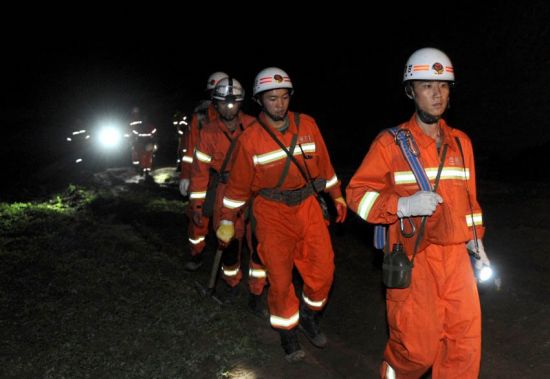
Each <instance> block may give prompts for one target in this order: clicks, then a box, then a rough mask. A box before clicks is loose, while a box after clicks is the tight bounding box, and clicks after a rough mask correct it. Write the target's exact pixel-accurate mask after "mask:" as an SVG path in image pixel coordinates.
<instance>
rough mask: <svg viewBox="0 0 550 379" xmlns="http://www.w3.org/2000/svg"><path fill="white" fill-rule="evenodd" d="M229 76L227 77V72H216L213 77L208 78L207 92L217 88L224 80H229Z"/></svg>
mask: <svg viewBox="0 0 550 379" xmlns="http://www.w3.org/2000/svg"><path fill="white" fill-rule="evenodd" d="M228 76H229V75H227V74H226V73H225V72H221V71H216V72H215V73H213V74H212V75H210V76H209V77H208V82H206V90H207V91H210V90H212V89H214V87H216V84H218V82H219V81H220V80H222V79H223V78H227V77H228Z"/></svg>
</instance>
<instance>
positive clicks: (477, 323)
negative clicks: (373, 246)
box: [346, 114, 484, 379]
mask: <svg viewBox="0 0 550 379" xmlns="http://www.w3.org/2000/svg"><path fill="white" fill-rule="evenodd" d="M439 126H440V129H441V132H442V136H443V137H442V143H443V144H447V145H448V146H449V147H448V150H447V156H446V159H445V162H444V166H443V170H442V172H441V178H440V182H439V186H438V189H437V192H438V193H439V194H440V195H441V197H442V198H443V203H442V204H439V206H438V207H437V209H436V211H435V212H434V214H433V215H432V216H430V217H428V221H427V223H426V229H425V233H424V236H423V240H424V243H423V244H422V245H421V246H422V247H421V248H420V249H419V252H418V253H417V255H416V257H415V260H414V268H413V271H412V282H411V285H410V287H409V288H406V289H387V291H386V306H387V317H388V325H389V329H390V336H389V340H388V343H387V345H386V349H385V351H384V359H385V362H387V363H388V364H389V365H390V366H391V367H392V368H393V369H394V370H395V372H396V374H397V378H419V377H420V376H422V375H423V373H425V372H426V371H427V370H428V369H429V368H430V367H432V377H433V378H434V379H438V378H446V379H447V378H477V377H478V375H479V364H480V357H481V311H480V305H479V297H478V293H477V287H476V281H475V278H474V274H473V272H472V267H471V264H470V258H469V256H468V253H467V251H466V246H465V243H466V242H467V241H469V240H471V239H473V238H474V236H473V232H472V230H471V227H472V225H474V227H475V228H476V230H477V235H478V237H479V238H482V237H483V233H484V227H483V222H482V214H481V209H480V207H479V204H478V202H477V199H476V181H475V166H474V155H473V150H472V145H471V142H470V139H469V138H468V136H467V135H466V134H465V133H463V132H461V131H459V130H457V129H453V128H451V127H449V126H447V124H446V123H445V121H444V120H440V121H439ZM401 127H402V128H406V129H409V130H410V131H411V132H412V135H413V138H414V140H415V142H416V144H417V146H418V149H419V152H420V155H419V157H418V158H419V161H420V163H421V164H422V166H423V167H424V169H425V171H426V174H427V176H428V178H429V179H430V181H431V183H432V186H433V182H434V179H435V177H436V174H437V170H438V166H439V153H438V149H437V147H436V143H435V140H434V139H432V138H430V137H428V136H427V135H425V134H424V133H423V131H422V129H421V128H420V126H419V125H418V124H417V122H416V114H415V115H413V117H412V118H411V119H410V120H409V121H408V122H406V123H404V124H402V125H401ZM455 137H458V138H459V139H460V142H461V145H462V149H463V151H464V157H465V161H466V162H463V161H462V157H461V154H460V150H459V148H458V145H457V143H456V141H455ZM464 167H465V169H464ZM466 186H467V187H468V190H469V193H470V201H471V204H472V208H473V213H472V211H471V210H470V206H469V202H468V197H467V192H466ZM417 191H419V186H418V185H417V184H416V180H415V178H414V176H413V173H412V171H411V169H410V167H409V165H408V163H407V162H406V160H405V158H404V157H403V154H402V152H401V149H400V147H399V146H398V145H397V144H396V143H395V141H394V138H393V136H392V135H391V134H390V133H389V132H388V131H383V132H382V133H380V134H379V135H378V137H377V138H376V139H375V141H374V142H373V143H372V145H371V147H370V150H369V152H368V153H367V155H366V157H365V158H364V160H363V162H362V164H361V166H360V167H359V169H358V170H357V172H356V173H355V175H354V176H353V178H352V179H351V181H350V183H349V185H348V187H347V189H346V194H347V201H348V204H349V207H350V208H351V209H352V210H354V211H355V212H356V213H357V214H358V215H359V216H360V217H361V218H363V219H364V220H366V221H368V222H370V223H373V224H385V225H389V239H390V241H389V243H390V245H389V246H390V248H391V246H393V244H394V243H396V242H398V241H399V242H401V243H403V245H404V247H405V251H406V252H407V253H408V254H409V258H410V256H411V255H412V253H413V249H414V247H413V246H414V240H415V239H416V235H415V236H414V237H412V238H405V237H404V236H402V235H401V233H400V231H399V222H398V217H397V201H398V199H399V198H400V197H402V196H410V195H412V194H414V193H416V192H417ZM420 219H421V217H413V220H414V222H415V224H416V226H417V230H418V226H419V220H420ZM385 364H386V363H383V366H382V368H381V376H382V377H384V373H385V369H384V367H385ZM382 371H383V372H382Z"/></svg>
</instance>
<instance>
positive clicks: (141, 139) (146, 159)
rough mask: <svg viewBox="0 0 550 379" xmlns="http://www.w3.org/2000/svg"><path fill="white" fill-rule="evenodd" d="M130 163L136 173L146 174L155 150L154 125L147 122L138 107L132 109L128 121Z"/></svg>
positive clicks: (149, 168) (149, 169) (150, 167)
mask: <svg viewBox="0 0 550 379" xmlns="http://www.w3.org/2000/svg"><path fill="white" fill-rule="evenodd" d="M129 130H130V135H129V137H130V140H131V145H132V164H133V165H134V166H135V167H136V169H137V171H138V173H140V174H142V175H145V176H148V175H149V173H150V172H151V170H152V168H153V157H154V154H155V152H156V150H157V138H156V132H157V129H156V127H155V126H154V125H153V124H151V123H150V122H148V121H147V120H146V118H145V117H144V116H143V114H142V113H141V110H140V109H139V108H138V107H134V108H133V109H132V113H131V115H130V122H129Z"/></svg>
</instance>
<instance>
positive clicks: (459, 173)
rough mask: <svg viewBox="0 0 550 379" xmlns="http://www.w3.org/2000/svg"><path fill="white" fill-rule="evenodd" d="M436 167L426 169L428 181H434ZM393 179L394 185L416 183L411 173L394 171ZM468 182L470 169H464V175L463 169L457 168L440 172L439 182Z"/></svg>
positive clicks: (444, 169) (445, 168)
mask: <svg viewBox="0 0 550 379" xmlns="http://www.w3.org/2000/svg"><path fill="white" fill-rule="evenodd" d="M437 169H438V168H437V167H429V168H427V169H426V170H425V171H426V175H427V176H428V179H430V180H435V178H436V176H437ZM393 179H394V181H395V184H414V183H416V178H415V176H414V173H413V172H412V171H396V172H394V174H393ZM451 179H454V180H468V179H470V169H468V168H466V173H464V169H463V168H459V167H443V169H442V170H441V178H440V180H451Z"/></svg>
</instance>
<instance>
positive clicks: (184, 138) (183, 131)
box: [172, 111, 190, 170]
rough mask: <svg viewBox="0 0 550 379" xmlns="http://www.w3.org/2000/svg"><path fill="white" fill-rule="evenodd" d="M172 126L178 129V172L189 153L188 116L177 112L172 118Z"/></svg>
mask: <svg viewBox="0 0 550 379" xmlns="http://www.w3.org/2000/svg"><path fill="white" fill-rule="evenodd" d="M172 125H174V127H175V128H176V133H177V139H178V150H177V154H176V164H177V170H181V160H182V158H183V156H184V155H185V153H186V152H187V145H188V139H189V131H190V130H189V123H188V122H187V116H186V115H185V114H184V113H183V112H180V111H177V112H176V113H174V115H173V116H172Z"/></svg>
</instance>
